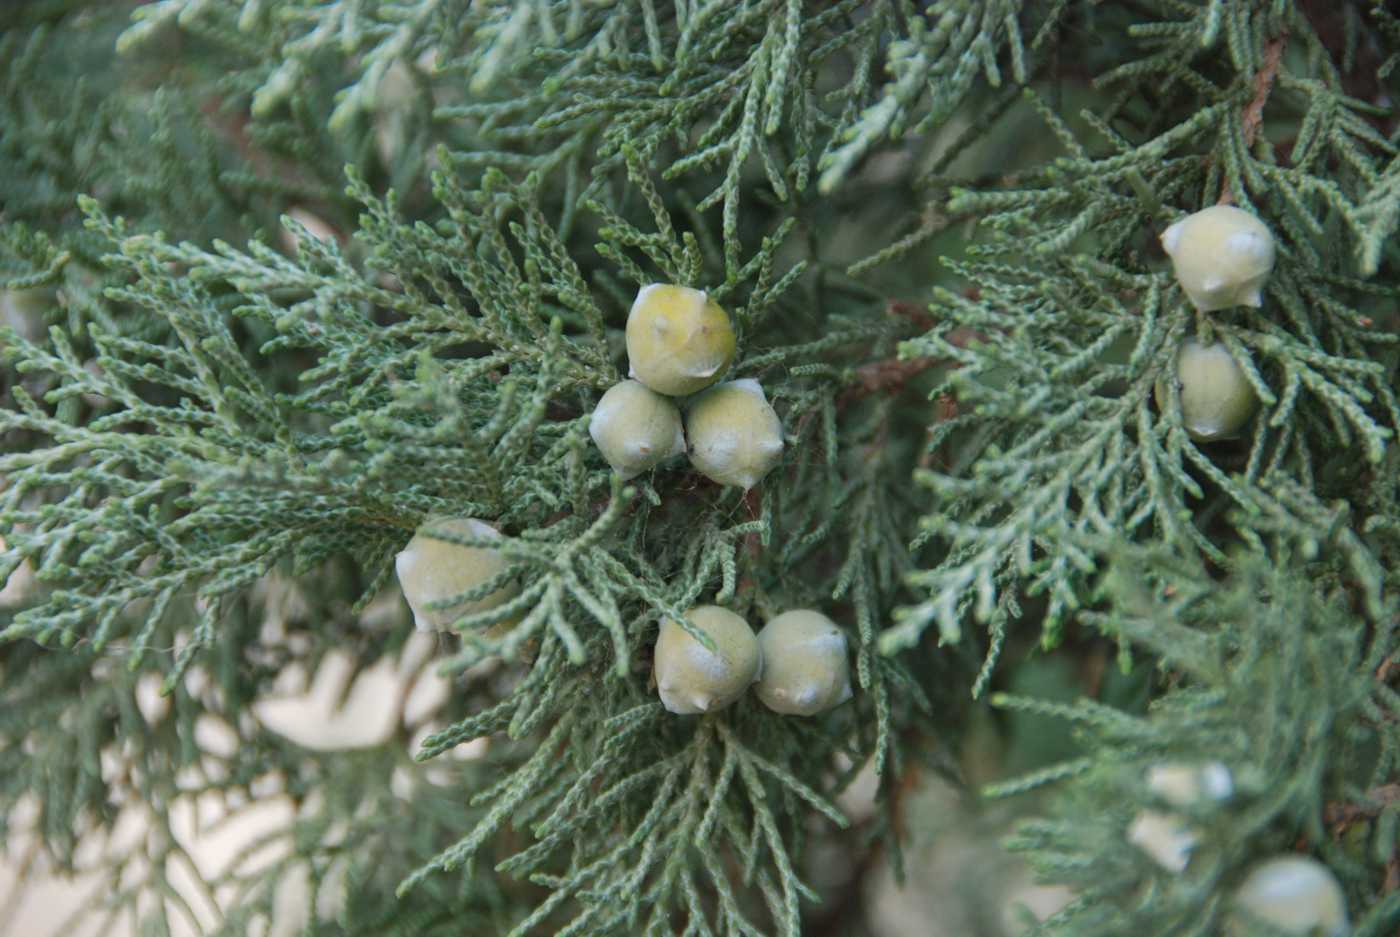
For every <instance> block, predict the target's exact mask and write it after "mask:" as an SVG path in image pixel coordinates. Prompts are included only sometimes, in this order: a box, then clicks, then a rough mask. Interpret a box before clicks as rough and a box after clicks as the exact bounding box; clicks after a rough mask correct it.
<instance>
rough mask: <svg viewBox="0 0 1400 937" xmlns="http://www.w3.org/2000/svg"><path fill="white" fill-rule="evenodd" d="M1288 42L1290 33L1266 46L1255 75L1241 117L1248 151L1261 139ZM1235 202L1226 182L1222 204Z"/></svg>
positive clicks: (1276, 38) (1221, 199)
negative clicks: (1268, 106)
mask: <svg viewBox="0 0 1400 937" xmlns="http://www.w3.org/2000/svg"><path fill="white" fill-rule="evenodd" d="M1287 42H1288V33H1287V32H1281V33H1279V34H1278V35H1277V36H1275V37H1274V38H1272V39H1270V40H1269V41H1268V42H1267V43H1265V44H1264V63H1263V64H1262V65H1260V66H1259V71H1257V72H1256V73H1255V74H1254V96H1253V97H1251V98H1250V100H1249V103H1248V104H1247V105H1245V108H1244V113H1243V114H1242V115H1241V116H1240V127H1241V131H1242V134H1243V136H1244V148H1245V149H1246V150H1248V149H1249V148H1250V147H1252V146H1254V141H1255V140H1257V139H1258V138H1259V129H1260V128H1261V127H1262V126H1263V125H1264V105H1265V103H1267V102H1268V100H1269V92H1270V91H1272V90H1273V87H1274V80H1275V79H1277V78H1278V69H1279V65H1280V64H1281V63H1282V62H1283V47H1284V46H1285V45H1286V44H1287ZM1234 200H1235V196H1234V194H1233V193H1232V192H1231V191H1230V183H1229V180H1226V181H1225V183H1224V184H1223V185H1221V187H1220V204H1221V205H1229V204H1231V203H1233V202H1234Z"/></svg>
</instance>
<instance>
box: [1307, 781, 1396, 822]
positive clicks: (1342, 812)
mask: <svg viewBox="0 0 1400 937" xmlns="http://www.w3.org/2000/svg"><path fill="white" fill-rule="evenodd" d="M1366 799H1367V800H1368V801H1370V803H1365V804H1360V803H1356V802H1354V801H1334V802H1333V803H1330V804H1328V805H1327V806H1326V807H1325V808H1323V811H1322V819H1323V822H1324V823H1326V824H1327V825H1328V826H1333V827H1337V828H1339V829H1340V828H1345V827H1347V826H1350V825H1351V824H1353V823H1355V822H1356V821H1357V820H1367V819H1370V818H1371V817H1375V816H1378V815H1379V814H1380V813H1381V811H1382V810H1384V809H1385V808H1387V807H1389V806H1391V805H1392V804H1397V803H1400V784H1382V785H1381V786H1380V787H1375V788H1372V789H1371V790H1369V791H1367V792H1366Z"/></svg>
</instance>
